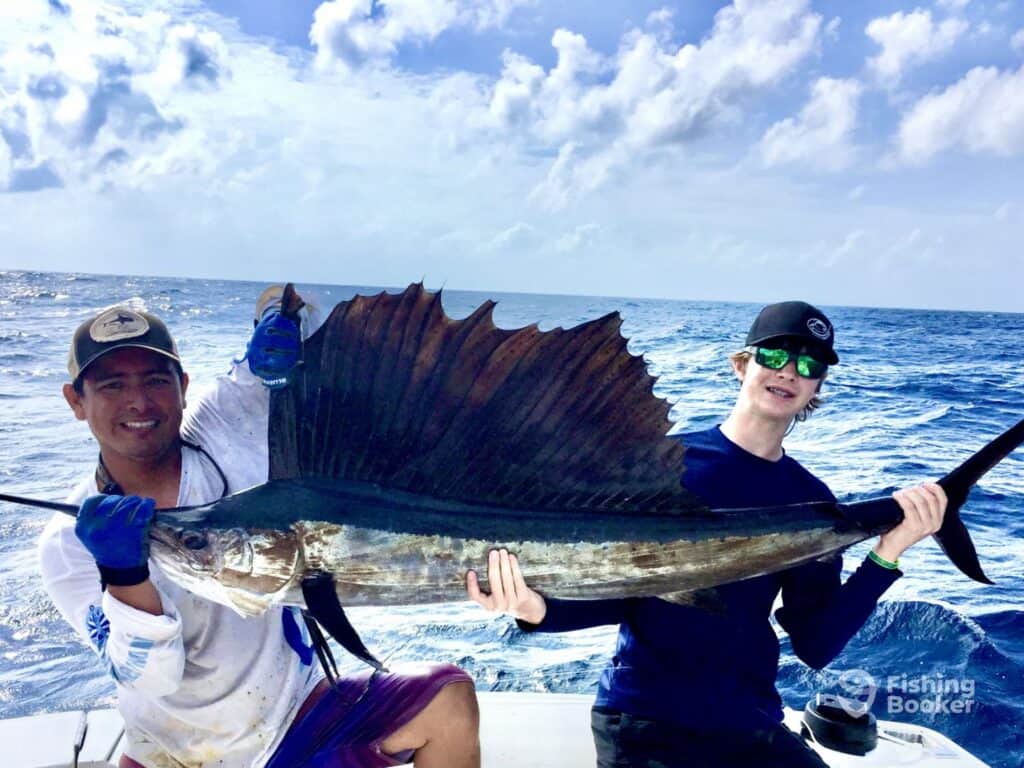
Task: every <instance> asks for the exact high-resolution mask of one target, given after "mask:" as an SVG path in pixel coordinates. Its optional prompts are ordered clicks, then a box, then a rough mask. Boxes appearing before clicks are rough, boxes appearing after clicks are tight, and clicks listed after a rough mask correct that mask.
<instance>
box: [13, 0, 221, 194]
mask: <svg viewBox="0 0 1024 768" xmlns="http://www.w3.org/2000/svg"><path fill="white" fill-rule="evenodd" d="M50 7H51V9H52V10H51V12H50V13H49V14H43V15H40V14H38V13H37V11H38V9H33V7H32V6H31V5H30V4H18V8H19V11H20V12H19V15H18V16H17V19H16V24H15V25H13V27H14V30H17V31H16V32H14V33H13V34H11V32H13V30H10V29H8V30H7V32H8V34H11V39H8V40H3V41H0V43H3V44H2V45H0V51H2V53H0V71H3V72H4V73H6V74H7V83H6V85H7V86H8V87H7V88H4V89H0V128H2V130H3V133H4V136H5V137H6V141H7V143H8V145H10V147H11V155H12V171H11V173H10V175H9V179H8V185H7V189H9V190H10V191H22V190H36V189H41V188H46V187H56V186H61V185H63V184H65V183H69V182H78V181H88V180H89V179H91V178H94V177H108V176H110V175H111V174H117V173H121V174H122V175H124V173H123V171H124V169H125V168H126V167H129V166H131V167H134V168H135V169H138V168H139V167H140V164H141V165H143V166H145V167H146V170H147V172H153V171H154V170H156V169H157V168H159V167H161V165H162V161H161V160H159V159H158V158H160V157H161V156H165V155H166V153H167V152H173V149H172V145H173V144H174V142H175V141H176V137H179V136H183V135H184V133H185V131H184V130H183V129H184V128H185V121H184V119H183V118H182V117H181V115H180V114H179V113H178V110H177V109H176V105H177V104H178V99H179V97H181V96H182V95H183V94H187V93H189V92H191V91H194V90H215V89H216V88H217V87H218V86H219V85H220V83H221V80H222V79H223V78H224V77H225V76H226V59H227V50H226V46H225V45H224V42H223V40H222V39H221V37H220V35H219V34H218V33H216V32H214V31H211V30H200V29H198V28H197V27H196V26H194V25H193V24H177V23H175V22H173V21H172V20H171V18H170V16H168V15H167V14H165V13H155V12H147V13H143V14H141V15H140V14H133V13H130V12H127V11H122V10H119V9H117V8H114V7H108V6H105V5H104V6H100V5H95V4H93V3H90V2H88V1H87V0H78V2H74V3H68V4H66V5H61V6H59V7H56V6H53V5H52V4H51V6H50ZM61 9H64V10H61ZM18 27H20V29H18ZM0 34H3V33H0ZM154 161H155V162H154ZM163 167H164V168H166V166H163Z"/></svg>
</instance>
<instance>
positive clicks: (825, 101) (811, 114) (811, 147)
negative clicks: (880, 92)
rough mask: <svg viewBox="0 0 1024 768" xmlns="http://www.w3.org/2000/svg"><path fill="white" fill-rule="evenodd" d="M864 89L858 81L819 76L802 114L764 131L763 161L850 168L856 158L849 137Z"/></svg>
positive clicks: (801, 111)
mask: <svg viewBox="0 0 1024 768" xmlns="http://www.w3.org/2000/svg"><path fill="white" fill-rule="evenodd" d="M862 91H863V86H861V84H860V83H859V82H857V81H856V80H834V79H832V78H829V77H822V78H819V79H818V80H817V82H815V83H814V85H813V86H812V88H811V98H810V99H809V100H808V102H807V104H806V105H804V108H803V109H802V110H800V114H799V115H798V116H797V117H795V118H792V117H789V118H786V119H785V120H781V121H780V122H777V123H775V124H774V125H773V126H771V127H770V128H769V129H768V130H767V131H766V132H765V134H764V137H763V138H762V139H761V144H760V149H761V157H762V160H763V162H764V164H765V165H766V166H769V167H771V166H777V165H784V164H788V163H796V164H803V165H807V166H810V167H812V168H816V169H820V170H825V171H841V170H843V169H845V168H848V167H849V166H850V165H851V164H852V163H853V161H854V159H855V157H856V149H855V148H854V146H853V145H852V144H851V141H850V138H851V136H852V134H853V129H854V127H855V126H856V123H857V105H858V101H859V100H860V96H861V93H862Z"/></svg>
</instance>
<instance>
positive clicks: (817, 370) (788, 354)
mask: <svg viewBox="0 0 1024 768" xmlns="http://www.w3.org/2000/svg"><path fill="white" fill-rule="evenodd" d="M751 351H752V352H753V353H754V360H755V361H756V362H757V364H758V365H762V366H764V367H765V368H771V369H772V370H773V371H780V370H782V369H783V368H785V367H786V365H787V364H788V363H789V361H790V360H795V361H796V372H797V374H798V375H800V376H803V377H804V378H805V379H820V378H821V377H822V376H824V375H825V371H827V370H828V363H823V362H821V360H818V359H817V358H816V357H814V356H812V355H809V354H807V353H806V352H793V351H792V350H789V349H769V348H768V347H753V348H751Z"/></svg>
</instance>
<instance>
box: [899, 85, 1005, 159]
mask: <svg viewBox="0 0 1024 768" xmlns="http://www.w3.org/2000/svg"><path fill="white" fill-rule="evenodd" d="M898 144H899V155H900V158H901V159H902V160H904V161H905V162H908V163H914V164H920V163H924V162H926V161H927V160H929V159H930V158H932V157H933V156H935V155H937V154H939V153H940V152H944V151H946V150H949V149H953V148H957V147H961V148H963V149H965V150H967V151H968V152H972V153H991V154H995V155H1001V156H1012V155H1017V154H1020V153H1022V152H1024V66H1022V67H1021V68H1020V69H1018V70H1017V71H1015V72H1012V71H1003V70H998V69H996V68H995V67H975V68H974V69H972V70H970V71H969V72H968V73H967V74H966V75H964V77H963V78H962V79H961V80H959V81H958V82H956V83H954V84H953V85H951V86H949V87H948V88H946V89H945V90H944V91H941V92H939V93H933V94H930V95H928V96H925V97H924V98H922V99H921V100H920V101H918V102H917V103H916V104H915V105H914V106H913V107H911V109H910V110H909V111H908V112H907V113H906V114H905V115H904V116H903V118H902V120H901V122H900V128H899V138H898Z"/></svg>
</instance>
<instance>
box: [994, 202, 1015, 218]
mask: <svg viewBox="0 0 1024 768" xmlns="http://www.w3.org/2000/svg"><path fill="white" fill-rule="evenodd" d="M1012 212H1013V204H1012V203H1011V202H1009V201H1007V202H1005V203H1003V204H1002V205H1000V206H999V207H998V208H996V212H995V213H993V214H992V216H993V218H995V220H996V221H1006V220H1007V219H1008V218H1010V214H1011V213H1012Z"/></svg>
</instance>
